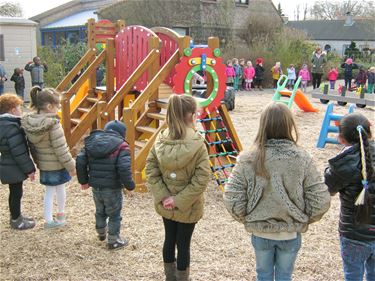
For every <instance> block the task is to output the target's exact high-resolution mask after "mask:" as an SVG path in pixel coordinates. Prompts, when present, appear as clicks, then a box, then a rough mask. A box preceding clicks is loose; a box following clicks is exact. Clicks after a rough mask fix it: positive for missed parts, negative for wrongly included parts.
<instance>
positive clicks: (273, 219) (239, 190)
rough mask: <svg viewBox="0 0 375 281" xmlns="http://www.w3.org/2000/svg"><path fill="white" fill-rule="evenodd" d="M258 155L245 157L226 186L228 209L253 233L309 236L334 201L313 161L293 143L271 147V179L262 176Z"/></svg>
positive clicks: (268, 150)
mask: <svg viewBox="0 0 375 281" xmlns="http://www.w3.org/2000/svg"><path fill="white" fill-rule="evenodd" d="M254 159H255V157H254V154H253V153H250V152H246V153H242V154H241V155H240V157H239V159H238V161H237V164H236V166H235V167H234V169H233V172H232V175H231V176H230V178H229V181H228V183H227V184H226V186H225V191H224V204H225V206H226V208H227V210H228V212H229V213H230V214H231V215H232V217H233V218H234V219H236V220H237V221H239V222H241V223H243V224H244V225H245V228H246V230H247V231H248V232H261V233H279V232H306V231H307V229H308V225H309V224H310V223H313V222H316V221H318V220H320V219H321V217H322V216H323V214H324V213H325V212H327V211H328V209H329V206H330V196H329V193H328V191H327V188H326V186H325V185H324V183H323V180H322V177H321V175H320V174H319V173H318V171H317V169H316V167H315V165H314V163H313V161H312V158H311V156H310V155H309V154H308V153H307V152H305V151H304V150H302V149H300V148H299V147H297V146H296V145H295V144H294V143H293V142H292V141H289V140H283V139H271V140H268V141H267V143H266V158H265V159H266V161H265V166H266V168H267V171H269V174H270V179H269V180H267V179H265V178H263V177H260V176H256V175H255V172H254V168H253V163H254Z"/></svg>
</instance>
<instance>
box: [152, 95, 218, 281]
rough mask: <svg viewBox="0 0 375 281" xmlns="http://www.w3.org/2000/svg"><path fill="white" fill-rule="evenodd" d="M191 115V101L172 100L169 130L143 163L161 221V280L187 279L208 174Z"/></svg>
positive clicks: (185, 98) (203, 148)
mask: <svg viewBox="0 0 375 281" xmlns="http://www.w3.org/2000/svg"><path fill="white" fill-rule="evenodd" d="M196 111H197V104H196V102H195V100H194V98H192V97H190V96H185V95H183V96H177V95H173V96H171V98H170V100H169V103H168V109H167V117H166V122H167V126H168V128H167V129H166V130H164V131H162V132H161V133H160V134H159V135H158V137H157V140H156V141H155V144H154V146H153V147H152V149H151V151H150V153H149V155H148V157H147V161H146V177H147V183H148V188H149V190H150V191H151V193H152V195H153V197H154V203H155V209H156V212H157V213H158V214H159V215H161V216H162V217H163V222H164V228H165V241H164V246H163V260H164V273H165V276H166V280H190V279H189V264H190V241H191V237H192V235H193V231H194V227H195V224H196V223H197V222H198V221H199V220H200V219H201V218H202V215H203V205H204V197H203V193H204V191H205V189H206V187H207V184H208V182H209V180H210V175H211V169H210V164H209V160H208V159H209V158H208V153H207V149H206V146H205V144H204V139H203V138H202V137H201V136H200V135H199V132H198V131H197V130H196V129H195V118H196ZM176 245H177V271H176V262H175V261H176V258H175V248H176ZM176 277H177V279H176Z"/></svg>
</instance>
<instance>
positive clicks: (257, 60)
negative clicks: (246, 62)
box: [255, 58, 263, 64]
mask: <svg viewBox="0 0 375 281" xmlns="http://www.w3.org/2000/svg"><path fill="white" fill-rule="evenodd" d="M255 62H256V64H260V63H263V59H262V58H257V59H256V60H255Z"/></svg>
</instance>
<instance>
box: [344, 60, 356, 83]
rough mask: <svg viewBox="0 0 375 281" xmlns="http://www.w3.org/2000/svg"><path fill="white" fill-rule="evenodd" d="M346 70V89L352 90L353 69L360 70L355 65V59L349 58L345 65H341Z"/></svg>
mask: <svg viewBox="0 0 375 281" xmlns="http://www.w3.org/2000/svg"><path fill="white" fill-rule="evenodd" d="M341 68H343V69H344V80H345V87H346V88H347V89H348V90H350V88H351V87H352V78H353V69H358V65H357V64H355V63H353V59H351V58H349V59H347V60H346V61H345V63H343V64H341Z"/></svg>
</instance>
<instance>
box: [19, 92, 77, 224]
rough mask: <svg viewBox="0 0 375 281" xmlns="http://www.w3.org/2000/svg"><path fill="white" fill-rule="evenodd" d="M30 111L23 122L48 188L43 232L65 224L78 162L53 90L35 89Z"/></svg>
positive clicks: (42, 180) (43, 181)
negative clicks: (70, 185)
mask: <svg viewBox="0 0 375 281" xmlns="http://www.w3.org/2000/svg"><path fill="white" fill-rule="evenodd" d="M30 96H31V104H30V107H31V109H33V110H35V112H32V113H29V114H27V115H25V116H24V117H23V118H22V127H23V128H24V130H25V132H26V135H27V138H28V140H29V144H30V151H31V155H32V156H33V159H34V162H35V163H36V165H37V167H38V169H39V170H40V183H41V184H43V185H45V186H46V192H45V197H44V219H45V223H44V228H45V229H49V228H56V227H61V226H63V225H64V224H65V213H64V209H65V199H66V194H65V184H66V183H67V182H68V181H70V180H71V176H73V175H74V174H75V162H74V159H73V158H72V155H71V154H70V152H69V149H68V146H67V144H66V140H65V136H64V131H63V128H62V126H61V124H60V120H59V117H58V116H57V111H58V110H59V107H60V96H59V93H57V92H56V91H55V90H54V89H51V88H46V89H41V88H39V87H33V88H32V89H31V92H30ZM55 193H56V199H57V207H58V213H57V216H56V220H54V219H53V216H52V213H53V197H54V195H55Z"/></svg>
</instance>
